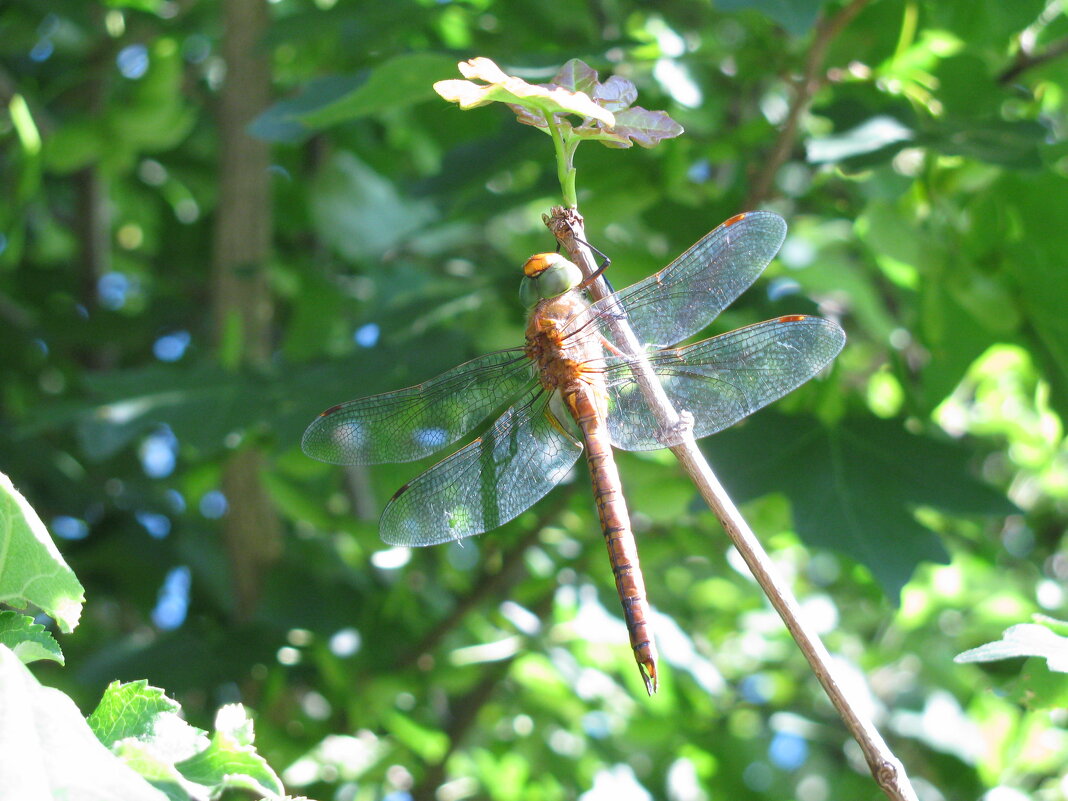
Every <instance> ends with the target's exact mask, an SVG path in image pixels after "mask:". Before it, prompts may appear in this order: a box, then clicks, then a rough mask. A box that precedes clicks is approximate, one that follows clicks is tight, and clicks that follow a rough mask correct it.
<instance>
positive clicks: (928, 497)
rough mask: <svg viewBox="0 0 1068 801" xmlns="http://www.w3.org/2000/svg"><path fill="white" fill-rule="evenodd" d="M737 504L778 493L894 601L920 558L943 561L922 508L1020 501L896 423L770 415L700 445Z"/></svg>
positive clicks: (983, 507) (959, 455) (954, 452)
mask: <svg viewBox="0 0 1068 801" xmlns="http://www.w3.org/2000/svg"><path fill="white" fill-rule="evenodd" d="M702 447H703V449H704V450H705V451H706V452H707V453H708V454H709V456H710V457H711V460H712V463H713V465H714V466H715V465H722V466H723V468H724V469H723V470H722V476H721V478H722V481H723V483H724V485H725V486H726V487H727V488H728V489H729V490H730V492H731V496H732V497H733V498H734V499H735V501H744V500H748V499H750V498H756V497H759V496H761V495H766V494H768V493H771V492H782V493H783V494H785V495H786V496H787V497H788V498H789V500H790V505H791V507H792V509H793V515H794V525H795V527H796V529H797V533H798V535H799V536H800V537H801V538H802V539H803V540H804V541H805V542H806V543H808V544H810V545H816V546H819V547H824V548H831V549H833V550H837V551H839V552H841V553H844V554H847V555H848V556H850V557H852V558H853V559H855V560H856V561H858V562H860V563H861V564H863V565H865V566H866V567H867V568H868V569H869V570H870V571H871V573H872V575H873V576H874V577H875V579H876V581H878V582H879V584H880V585H882V587H883V590H884V591H885V592H886V594H887V596H888V597H889V598H890V599H891V600H894V601H896V600H897V598H898V597H899V595H900V592H901V588H902V587H904V585H905V584H906V583H907V582H908V580H909V579H910V577H911V576H912V573H913V571H914V570H915V569H916V567H917V566H918V565H919V564H920V563H921V562H925V561H928V562H947V561H949V554H948V553H947V552H946V549H945V547H944V546H943V545H942V543H941V542H940V541H939V540H938V538H937V537H936V536H935V535H934V534H933V533H932V532H931V531H930V530H928V529H927V528H925V527H924V526H922V525H920V523H919V522H917V520H916V518H915V516H914V515H913V510H914V509H915V508H916V507H918V506H930V507H933V508H935V509H939V510H943V511H947V512H953V513H955V514H974V515H1005V514H1011V513H1012V512H1014V511H1016V507H1015V506H1013V504H1012V503H1010V502H1009V501H1008V499H1007V498H1005V496H1004V495H1003V494H1002V493H1000V492H998V491H997V490H996V489H994V488H993V487H989V486H987V485H986V484H983V483H981V482H980V481H978V480H976V479H975V478H973V477H972V476H971V474H970V468H969V458H970V454H969V453H968V452H967V451H966V450H964V449H963V448H959V447H956V446H955V445H953V444H952V443H950V442H945V441H937V440H934V439H931V438H927V437H919V436H914V435H912V434H909V433H908V432H906V431H905V428H904V425H903V424H902V423H901V422H899V421H893V420H885V421H884V420H867V419H865V420H845V421H842V422H841V423H839V424H837V425H836V426H835V427H834V428H825V427H823V426H821V425H820V424H819V423H817V422H816V421H814V420H811V419H806V418H799V417H784V416H782V415H776V414H774V413H770V412H764V413H763V414H760V415H758V416H756V417H755V418H753V419H751V420H750V421H748V422H747V423H746V424H744V425H741V426H737V427H735V428H733V429H730V430H729V431H724V432H723V433H722V434H717V435H716V436H714V437H710V438H708V439H707V440H705V441H704V442H702Z"/></svg>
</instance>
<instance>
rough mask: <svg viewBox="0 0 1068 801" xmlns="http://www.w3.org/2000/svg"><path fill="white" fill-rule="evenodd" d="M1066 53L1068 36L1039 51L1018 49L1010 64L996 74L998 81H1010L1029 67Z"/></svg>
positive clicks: (1039, 64)
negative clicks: (999, 73) (1014, 58)
mask: <svg viewBox="0 0 1068 801" xmlns="http://www.w3.org/2000/svg"><path fill="white" fill-rule="evenodd" d="M1065 54H1068V37H1065V38H1064V39H1058V40H1057V41H1056V42H1053V44H1051V45H1049V46H1048V47H1046V48H1045V49H1044V50H1042V51H1041V52H1039V53H1034V52H1028V51H1025V50H1022V49H1021V50H1020V52H1018V53H1017V54H1016V60H1015V61H1014V62H1013V64H1012V66H1011V67H1009V68H1008V69H1006V70H1005V71H1004V72H1003V73H1001V75H999V76H998V83H1000V84H1007V83H1012V82H1013V81H1015V80H1016V79H1017V78H1019V77H1020V76H1021V75H1022V74H1023V73H1025V72H1026V71H1027V70H1029V69H1034V68H1035V67H1039V66H1041V65H1043V64H1047V63H1049V62H1050V61H1053V60H1054V59H1058V58H1060V57H1061V56H1063V55H1065Z"/></svg>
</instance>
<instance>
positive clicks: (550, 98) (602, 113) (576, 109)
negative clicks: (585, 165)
mask: <svg viewBox="0 0 1068 801" xmlns="http://www.w3.org/2000/svg"><path fill="white" fill-rule="evenodd" d="M458 66H459V68H460V72H461V74H463V76H464V77H465V78H474V79H476V80H480V81H484V82H485V83H483V84H476V83H473V82H472V81H460V80H450V81H438V82H437V83H436V84H434V91H436V92H437V93H438V94H439V95H441V96H442V97H443V98H445V99H446V100H449V101H452V102H454V103H457V104H459V106H460V108H462V109H470V108H477V107H478V106H484V105H487V104H488V103H492V102H495V101H496V102H500V103H508V104H511V105H516V106H519V107H521V108H524V109H528V110H531V111H534V112H536V113H538V114H541V115H543V116H548V115H551V114H576V115H578V116H579V117H589V118H590V119H594V120H598V121H599V122H602V123H604V124H605V125H607V126H608V127H611V126H612V125H614V124H615V117H614V116H613V114H612V112H610V111H608V110H607V109H604V108H602V107H601V106H598V105H597V104H596V103H594V102H593V100H592V99H590V97H589V95H587V94H585V93H584V92H572V91H568V90H567V89H564V88H563V87H559V86H555V87H554V86H552V85H549V86H537V85H534V84H529V83H527V82H526V81H524V80H523V79H522V78H516V77H513V76H510V75H506V74H505V73H504V72H502V71H501V69H500V67H498V66H497V65H496V64H494V63H493V62H492V61H490V60H489V59H488V58H474V59H471V60H470V61H462V62H460V64H459V65H458Z"/></svg>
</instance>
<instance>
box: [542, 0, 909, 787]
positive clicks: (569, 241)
mask: <svg viewBox="0 0 1068 801" xmlns="http://www.w3.org/2000/svg"><path fill="white" fill-rule="evenodd" d="M854 5H855V4H854ZM546 224H547V225H548V227H549V230H550V231H552V232H553V234H554V235H555V236H556V238H557V241H559V242H560V244H561V245H562V246H563V247H564V248H565V249H566V250H567V251H568V253H569V255H570V256H571V259H572V261H574V262H575V263H576V264H577V265H579V267H580V268H581V269H582V271H583V273H584V274H585V275H587V276H589V275H591V274H593V272H594V271H595V270H596V269H597V265H596V263H595V261H594V259H593V257H592V255H591V254H590V252H589V251H588V250H587V249H586V247H585V245H583V244H581V243H582V242H586V241H588V240H587V239H586V232H585V229H584V227H583V223H582V218H581V216H580V215H579V214H578V212H577V211H575V210H574V209H565V208H563V207H558V208H554V209H553V210H552V215H551V216H550V217H549V218H547V219H546ZM590 294H591V295H592V297H593V298H594V300H599V299H600V298H602V297H606V296H607V295H608V294H609V292H608V288H607V285H606V284H605V282H604V281H602V280H600V279H598V280H597V281H596V282H595V283H594V284H593V285H592V286H591V287H590ZM605 324H606V325H607V326H610V327H611V328H612V333H613V335H614V336H615V337H616V338H617V339H618V341H620V342H622V343H624V344H625V346H626V348H627V349H628V350H630V351H631V352H630V353H629V354H628V355H635V356H640V354H641V353H642V349H641V347H640V344H639V343H638V342H637V338H636V337H635V335H634V333H633V331H631V330H630V326H629V325H628V324H627V323H626V318H625V316H624V315H620V316H619V317H618V318H615V319H612V318H610V319H607V320H606V322H605ZM634 371H635V373H636V374H637V376H638V379H639V386H640V388H641V391H642V393H643V394H644V395H645V400H646V402H647V403H648V404H649V408H650V409H651V410H652V411H653V414H654V416H655V417H656V419H657V423H658V424H659V425H661V426H663V427H665V428H668V429H671V428H672V427H674V426H675V425H676V424H677V422H678V421H679V419H680V415H679V412H678V411H677V410H676V409H674V408H673V407H672V406H671V403H670V402H669V401H668V399H667V396H666V394H665V393H664V390H663V388H662V387H661V386H660V383H659V380H658V379H657V377H656V375H655V373H653V372H652V370H651V369H649V366H648V364H647V363H646V362H644V360H640V359H639V360H638V362H637V363H636V364H635V368H634ZM651 385H654V386H651ZM671 452H672V453H674V454H675V456H676V457H677V458H678V460H679V463H680V464H681V465H682V468H683V469H684V470H685V471H686V472H687V473H688V474H689V476H690V478H691V479H692V480H693V482H694V484H695V485H696V487H697V489H698V491H699V492H700V493H701V497H702V498H704V499H705V502H706V503H708V505H709V507H710V508H711V509H712V511H713V512H714V513H715V515H716V517H717V518H719V521H720V523H721V524H722V525H723V528H724V530H725V531H726V532H727V536H728V537H730V539H731V542H732V543H733V544H734V546H735V548H737V549H738V552H739V553H740V554H741V555H742V558H743V559H744V560H745V563H746V564H747V565H748V566H749V569H750V571H751V572H752V573H753V577H754V578H755V579H756V580H757V583H758V584H760V587H761V589H763V590H764V593H765V594H766V595H767V596H768V600H769V601H771V605H772V606H773V607H775V611H776V612H778V613H779V616H780V617H781V618H782V619H783V622H784V623H785V624H786V628H787V629H788V630H789V632H790V634H791V636H792V637H793V638H794V641H795V642H797V644H798V647H800V649H801V652H802V653H803V654H804V655H805V659H807V660H808V663H809V665H811V667H812V671H813V673H815V675H816V678H817V679H818V680H819V682H820V684H821V685H823V689H824V690H825V691H826V693H827V695H828V697H829V698H830V700H831V703H832V704H834V707H835V709H837V710H838V714H839V715H840V716H841V718H842V720H843V721H844V722H845V724H846V726H847V727H848V729H849V731H850V732H851V733H852V735H853V737H854V738H856V740H857V742H858V743H859V744H860V747H861V749H862V750H863V752H864V756H865V759H866V760H867V762H868V767H869V769H870V770H871V772H872V776H873V777H874V778H875V780H876V782H877V783H878V784H879V787H880V788H881V789H882V790H883V792H884V793H885V794H886V795H887V797H888V798H891V799H894V801H917V799H916V793H915V791H914V790H913V789H912V785H911V784H910V783H909V780H908V776H907V775H906V773H905V770H904V767H903V766H902V764H901V762H900V761H899V760H898V759H897V757H895V756H894V754H893V753H892V752H891V751H890V749H889V747H888V746H887V745H886V742H885V741H884V740H883V738H882V737H881V736H880V735H879V732H878V730H876V728H875V726H874V724H872V722H871V721H870V720H868V719H867V718H866V717H865V716H864V715H863V713H862V712H861V711H860V710H859V709H858V708H856V707H855V706H854V705H853V703H852V702H851V701H850V699H849V697H848V696H847V695H846V693H845V691H844V690H843V689H842V684H841V683H840V682H839V680H838V678H837V676H836V674H835V670H834V667H833V663H832V661H831V656H830V654H829V653H828V652H827V649H826V648H825V647H824V645H823V643H822V642H821V641H820V639H819V636H818V635H817V634H816V633H815V632H814V631H813V630H812V629H811V628H809V626H808V625H807V624H806V623H805V621H804V619H803V618H802V615H801V610H800V606H799V605H798V603H797V600H796V599H795V598H794V596H793V593H792V592H791V591H790V588H789V587H788V586H787V585H786V584H785V583H784V582H783V581H782V580H781V579H780V578H779V577H778V576H777V575H776V572H775V568H774V565H773V564H772V561H771V557H769V556H768V554H767V552H766V551H765V550H764V548H763V546H761V544H760V541H759V540H758V539H757V538H756V535H755V534H754V533H753V531H752V529H750V528H749V525H748V524H747V523H746V522H745V519H744V518H743V517H742V515H741V513H740V512H739V511H738V509H737V507H736V506H735V505H734V503H733V502H732V501H731V499H730V496H729V495H728V494H727V492H726V490H725V489H724V488H723V485H722V484H720V483H719V480H718V479H717V478H716V476H715V474H714V473H713V472H712V468H711V467H710V466H709V464H708V462H707V461H706V460H705V458H704V454H702V453H701V450H700V448H698V446H697V441H696V440H695V439H694V438H693V436H692V435H689V434H687V437H686V439H685V441H684V442H683V443H682V444H681V445H677V446H675V447H673V448H671Z"/></svg>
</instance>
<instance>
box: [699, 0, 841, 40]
mask: <svg viewBox="0 0 1068 801" xmlns="http://www.w3.org/2000/svg"><path fill="white" fill-rule="evenodd" d="M822 5H823V2H822V0H719V1H718V2H717V3H716V7H717V8H718V9H719V10H720V11H741V10H743V9H753V10H754V11H759V12H760V13H762V14H764V15H765V16H766V17H768V18H769V19H773V20H775V22H777V23H779V24H780V25H782V27H783V28H785V29H786V30H787V31H789V32H790V33H792V34H793V35H794V36H804V35H805V34H806V33H808V32H809V30H811V29H812V26H813V25H815V24H816V18H817V17H818V16H819V13H820V7H821V6H822Z"/></svg>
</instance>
